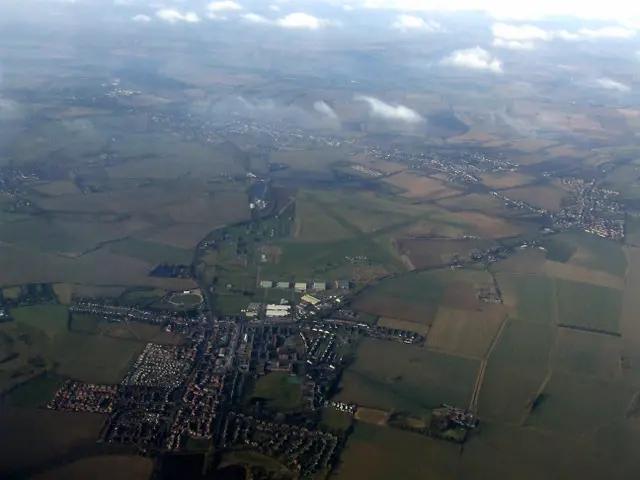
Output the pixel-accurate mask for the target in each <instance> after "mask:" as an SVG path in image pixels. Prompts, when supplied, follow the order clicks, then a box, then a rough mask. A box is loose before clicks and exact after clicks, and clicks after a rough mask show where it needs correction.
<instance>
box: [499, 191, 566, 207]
mask: <svg viewBox="0 0 640 480" xmlns="http://www.w3.org/2000/svg"><path fill="white" fill-rule="evenodd" d="M500 193H502V194H503V195H505V196H507V197H509V198H512V199H514V200H520V201H523V202H527V203H528V204H530V205H534V206H536V207H540V208H544V209H547V210H551V211H557V210H560V206H561V203H562V199H563V198H564V197H566V196H567V191H566V190H564V189H562V188H560V187H558V186H555V185H537V186H533V187H517V188H511V189H508V190H502V191H501V192H500Z"/></svg>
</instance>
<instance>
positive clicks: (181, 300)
mask: <svg viewBox="0 0 640 480" xmlns="http://www.w3.org/2000/svg"><path fill="white" fill-rule="evenodd" d="M169 301H170V302H171V303H172V304H174V305H177V306H180V307H186V308H192V307H197V306H198V305H200V304H201V303H202V297H201V296H200V295H196V294H193V293H180V294H178V295H173V296H172V297H171V298H170V299H169Z"/></svg>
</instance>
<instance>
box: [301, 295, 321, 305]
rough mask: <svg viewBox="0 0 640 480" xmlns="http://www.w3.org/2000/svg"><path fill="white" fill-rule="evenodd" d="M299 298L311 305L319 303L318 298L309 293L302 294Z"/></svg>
mask: <svg viewBox="0 0 640 480" xmlns="http://www.w3.org/2000/svg"><path fill="white" fill-rule="evenodd" d="M300 300H301V301H302V302H305V303H310V304H311V305H317V304H319V303H320V299H318V298H316V297H313V296H311V295H304V296H303V297H302V298H301V299H300Z"/></svg>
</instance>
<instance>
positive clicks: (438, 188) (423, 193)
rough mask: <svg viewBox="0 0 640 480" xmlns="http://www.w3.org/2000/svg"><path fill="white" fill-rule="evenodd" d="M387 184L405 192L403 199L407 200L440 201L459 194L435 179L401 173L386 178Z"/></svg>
mask: <svg viewBox="0 0 640 480" xmlns="http://www.w3.org/2000/svg"><path fill="white" fill-rule="evenodd" d="M384 182H385V183H389V184H391V185H393V186H395V187H398V188H401V189H402V190H404V193H403V194H402V196H403V197H407V198H412V199H413V198H428V199H439V198H444V197H450V196H452V195H455V194H456V193H458V191H457V190H454V189H453V188H450V187H448V186H446V185H445V184H444V183H442V182H440V181H439V180H434V179H433V178H429V177H424V176H418V175H416V174H410V173H408V172H406V171H405V172H400V173H396V174H395V175H392V176H389V177H386V178H385V179H384Z"/></svg>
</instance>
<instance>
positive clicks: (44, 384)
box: [5, 374, 63, 407]
mask: <svg viewBox="0 0 640 480" xmlns="http://www.w3.org/2000/svg"><path fill="white" fill-rule="evenodd" d="M62 383H63V381H62V379H61V378H59V377H56V376H54V375H48V374H43V375H40V376H38V377H36V378H34V379H33V380H31V381H29V382H27V383H24V384H22V385H20V386H18V387H17V388H15V389H13V390H12V391H11V392H10V393H9V394H8V395H7V396H6V397H5V401H6V402H7V404H8V405H11V406H15V407H44V406H45V405H47V403H48V402H49V400H51V398H52V397H53V394H54V393H55V392H56V390H57V389H58V388H59V387H60V385H62Z"/></svg>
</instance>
